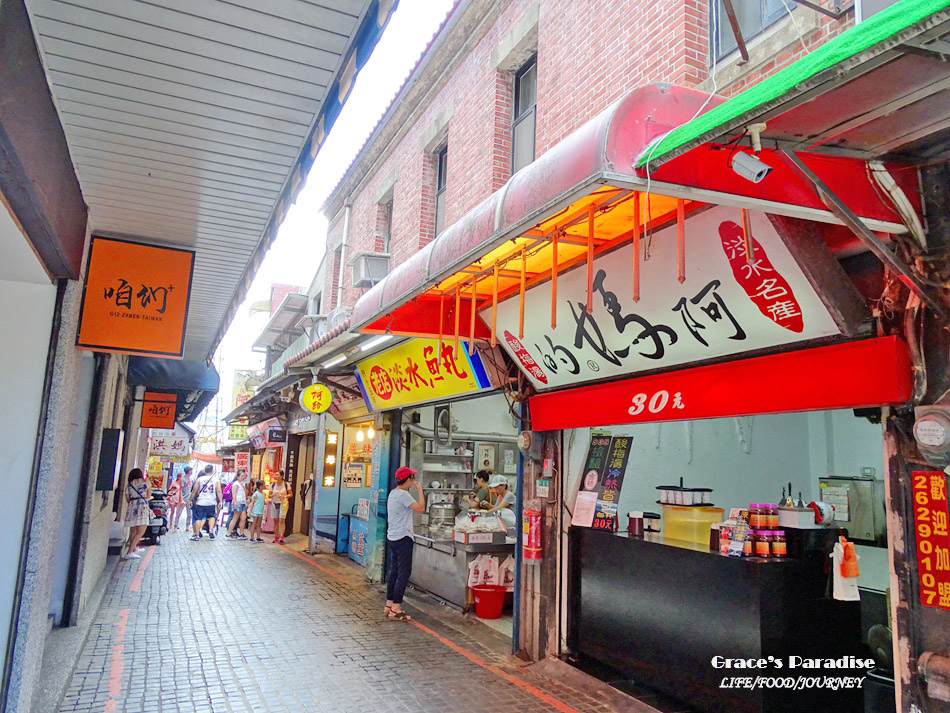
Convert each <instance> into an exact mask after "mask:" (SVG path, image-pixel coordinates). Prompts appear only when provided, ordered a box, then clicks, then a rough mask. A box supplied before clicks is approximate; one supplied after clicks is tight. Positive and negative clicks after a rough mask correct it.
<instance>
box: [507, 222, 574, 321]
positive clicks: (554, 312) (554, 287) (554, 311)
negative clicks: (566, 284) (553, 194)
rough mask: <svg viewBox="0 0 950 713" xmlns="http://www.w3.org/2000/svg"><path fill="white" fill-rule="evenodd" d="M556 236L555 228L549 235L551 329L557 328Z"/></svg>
mask: <svg viewBox="0 0 950 713" xmlns="http://www.w3.org/2000/svg"><path fill="white" fill-rule="evenodd" d="M557 236H558V231H556V230H555V231H554V235H552V236H551V329H557V271H558V268H559V265H558V260H557ZM496 298H497V297H496Z"/></svg>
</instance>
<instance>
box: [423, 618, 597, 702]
mask: <svg viewBox="0 0 950 713" xmlns="http://www.w3.org/2000/svg"><path fill="white" fill-rule="evenodd" d="M409 623H411V624H415V625H416V627H418V628H419V629H421V630H422V631H424V632H425V633H427V634H429V635H430V636H433V637H435V638H436V639H438V640H439V641H441V642H442V643H443V644H445V645H446V646H448V647H449V648H450V649H452V650H453V651H455V652H456V653H458V654H461V655H462V656H464V657H465V658H467V659H468V660H469V661H471V662H472V663H474V664H477V665H478V666H481V667H482V668H484V669H486V670H487V671H491V672H492V673H493V674H495V675H496V676H500V677H501V678H503V679H505V680H506V681H508V682H509V683H513V684H514V685H516V686H518V688H521V689H522V690H525V691H527V692H528V693H530V694H531V695H532V696H534V697H535V698H537V699H539V700H542V701H544V702H545V703H547V704H548V705H549V706H552V707H554V708H556V709H557V710H559V711H561V713H578V711H577V709H576V708H571V707H570V706H569V705H567V704H566V703H564V701H559V700H558V699H557V698H555V697H554V696H552V695H551V694H550V693H545V692H544V691H542V690H541V689H540V688H536V687H535V686H532V685H531V684H530V683H527V682H526V681H522V680H521V679H520V678H518V677H517V676H512V675H511V674H510V673H507V672H506V671H502V670H501V669H500V668H498V667H497V666H492V665H491V664H490V663H488V662H487V661H485V660H484V659H483V658H481V657H479V656H476V655H475V654H473V653H472V652H471V651H469V650H468V649H466V648H464V647H462V646H459V645H458V644H456V643H455V642H454V641H452V640H451V639H447V638H445V637H444V636H442V635H441V634H439V633H436V632H435V631H433V630H432V629H430V628H429V627H427V626H425V625H424V624H420V623H419V622H418V621H416V620H415V619H412V620H411V621H410V622H409Z"/></svg>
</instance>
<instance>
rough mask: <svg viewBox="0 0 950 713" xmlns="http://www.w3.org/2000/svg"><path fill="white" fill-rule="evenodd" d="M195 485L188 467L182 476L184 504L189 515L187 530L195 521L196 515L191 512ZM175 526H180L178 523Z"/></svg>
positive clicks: (187, 466)
mask: <svg viewBox="0 0 950 713" xmlns="http://www.w3.org/2000/svg"><path fill="white" fill-rule="evenodd" d="M194 484H195V480H194V477H193V472H192V468H191V466H190V465H186V466H185V468H184V470H183V471H182V476H181V495H182V504H183V505H184V508H185V512H186V513H187V517H186V519H185V530H187V529H188V528H189V527H190V526H191V524H192V523H193V522H194V521H195V518H194V514H193V513H192V512H191V489H192V488H193V487H194ZM175 525H176V526H177V525H178V522H177V521H176V522H175Z"/></svg>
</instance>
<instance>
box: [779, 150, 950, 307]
mask: <svg viewBox="0 0 950 713" xmlns="http://www.w3.org/2000/svg"><path fill="white" fill-rule="evenodd" d="M782 154H784V156H785V158H787V159H788V161H789V163H791V165H792V168H793V169H794V170H795V172H796V173H797V174H798V175H799V176H800V177H801V178H802V180H804V181H806V182H808V183H811V184H812V186H813V187H814V189H815V193H817V194H818V197H819V198H821V202H822V203H824V204H825V205H826V206H827V207H828V210H830V211H831V213H832V214H833V215H834V216H835V217H836V218H838V220H840V221H841V222H842V223H844V224H845V225H846V226H847V227H848V228H850V229H851V232H852V233H854V234H855V235H857V236H858V237H859V238H860V239H861V241H862V242H863V243H864V244H865V245H867V246H868V249H869V250H870V251H871V252H872V253H874V254H875V255H876V256H877V258H878V260H880V261H881V262H883V263H884V264H885V265H887V266H888V267H889V268H890V269H891V270H893V271H894V272H896V273H897V274H899V275H900V276H901V277H903V278H904V282H905V283H906V284H907V287H908V288H910V290H911V291H912V292H913V293H914V294H916V295H917V296H918V297H920V299H921V300H922V301H923V302H926V303H927V306H928V307H930V308H931V309H932V310H933V311H934V313H935V314H938V315H939V316H941V317H942V318H943V319H948V315H947V312H946V310H945V309H944V306H943V305H942V304H940V302H938V301H937V299H936V298H935V297H934V296H933V295H931V294H930V292H929V291H928V290H927V287H926V285H924V283H923V282H921V280H920V278H919V277H917V275H915V274H914V273H913V271H912V270H911V269H910V267H909V266H908V265H907V264H905V263H904V262H903V261H902V260H901V259H900V258H898V257H897V256H896V255H894V253H892V252H891V251H890V249H889V248H888V247H887V245H885V244H884V242H883V241H882V240H881V239H880V238H879V237H877V236H876V235H875V234H874V233H873V232H872V231H871V229H870V228H868V227H867V226H866V225H865V224H864V221H862V220H861V218H859V217H858V216H857V215H855V214H854V212H852V210H851V209H850V208H848V206H847V205H845V203H844V201H842V200H841V199H840V198H839V197H838V196H837V195H835V194H834V193H833V192H832V190H831V189H830V188H829V187H828V186H827V185H826V184H825V182H824V181H822V180H821V179H820V178H819V177H818V176H817V175H816V174H815V172H814V171H812V170H811V169H810V168H809V167H808V166H807V165H806V164H805V162H804V161H802V160H801V159H800V158H799V157H798V155H796V154H795V153H794V152H793V151H782Z"/></svg>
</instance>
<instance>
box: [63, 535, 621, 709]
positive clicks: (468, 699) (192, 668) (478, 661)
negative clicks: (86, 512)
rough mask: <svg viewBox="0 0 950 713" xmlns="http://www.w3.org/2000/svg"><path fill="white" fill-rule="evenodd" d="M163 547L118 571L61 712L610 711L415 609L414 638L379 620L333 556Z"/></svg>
mask: <svg viewBox="0 0 950 713" xmlns="http://www.w3.org/2000/svg"><path fill="white" fill-rule="evenodd" d="M163 542H164V544H163V545H162V546H161V547H152V548H149V549H148V550H147V551H146V552H145V554H144V557H143V559H141V560H137V561H131V562H122V563H121V564H120V565H119V570H118V572H117V574H116V576H115V577H114V579H113V580H112V581H111V582H110V584H109V587H108V591H107V592H106V594H105V598H104V600H103V605H102V608H101V610H100V612H99V614H98V617H97V619H96V621H95V623H94V624H93V626H92V629H91V631H90V635H89V639H88V640H87V642H86V645H85V647H84V650H83V653H82V654H81V656H80V658H79V660H78V662H77V666H76V670H75V672H74V674H73V677H72V682H71V684H70V686H69V687H68V689H67V691H66V696H65V699H64V702H63V705H62V707H61V711H64V712H65V711H70V712H72V711H105V712H106V713H111V712H112V711H130V712H131V711H136V712H138V711H141V712H142V713H159V712H161V713H168V712H169V711H182V712H186V711H187V712H191V711H214V712H215V713H223V712H225V711H241V712H244V711H267V712H275V713H276V712H280V713H284V712H287V713H289V712H291V711H293V712H294V713H298V712H299V711H321V712H323V711H325V712H327V713H330V712H332V713H347V712H349V711H353V712H354V713H356V712H357V711H359V712H360V713H365V712H367V711H380V712H381V713H386V712H388V711H392V712H393V713H395V712H402V711H405V712H408V711H413V712H414V713H419V712H427V711H432V712H436V711H438V712H439V713H453V712H455V711H457V712H458V713H478V711H481V710H489V709H490V710H491V711H492V713H529V712H531V711H560V712H561V713H572V712H573V711H578V713H588V712H590V713H593V712H594V711H606V710H608V708H607V707H606V706H604V705H600V704H598V703H597V702H595V700H594V699H593V698H590V697H588V696H586V695H584V694H581V693H578V692H576V691H573V690H571V689H569V688H566V687H564V686H563V685H559V684H557V683H555V682H552V681H551V680H550V679H547V678H543V677H541V676H538V675H535V674H532V673H530V672H528V671H523V670H520V669H519V668H518V667H517V666H515V665H513V662H512V661H511V660H510V658H509V657H507V656H505V655H504V654H503V653H501V652H500V651H497V650H493V649H491V648H489V647H486V646H483V645H482V644H481V643H479V642H478V641H477V640H476V639H475V638H473V637H470V636H467V635H465V634H462V633H460V632H459V631H458V630H456V629H455V628H451V627H448V626H445V625H444V624H443V623H442V622H440V621H439V620H438V619H435V618H433V617H428V616H426V615H425V614H422V613H421V612H418V611H413V610H412V608H411V606H409V607H407V608H408V609H409V611H410V612H411V613H413V614H414V615H415V616H416V619H417V622H418V625H412V624H405V623H399V622H391V621H387V620H385V619H383V618H382V616H381V612H382V604H383V597H382V595H381V594H380V593H379V591H378V590H377V589H376V588H375V587H372V586H370V585H367V584H366V583H365V582H364V581H362V571H361V570H359V569H358V568H356V567H350V566H349V565H348V563H344V562H341V561H340V560H339V558H336V557H334V556H332V555H325V556H322V557H317V558H310V557H307V556H305V555H301V554H299V553H296V552H294V551H292V550H291V549H290V548H279V547H278V546H276V545H272V544H253V543H248V542H244V541H228V540H224V539H222V538H220V537H219V538H218V539H217V540H215V541H213V542H212V541H209V540H207V539H204V540H202V541H200V542H188V541H187V540H186V539H185V538H184V537H182V536H181V535H174V536H169V537H166V538H164V540H163ZM475 626H477V627H480V626H481V625H475Z"/></svg>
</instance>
